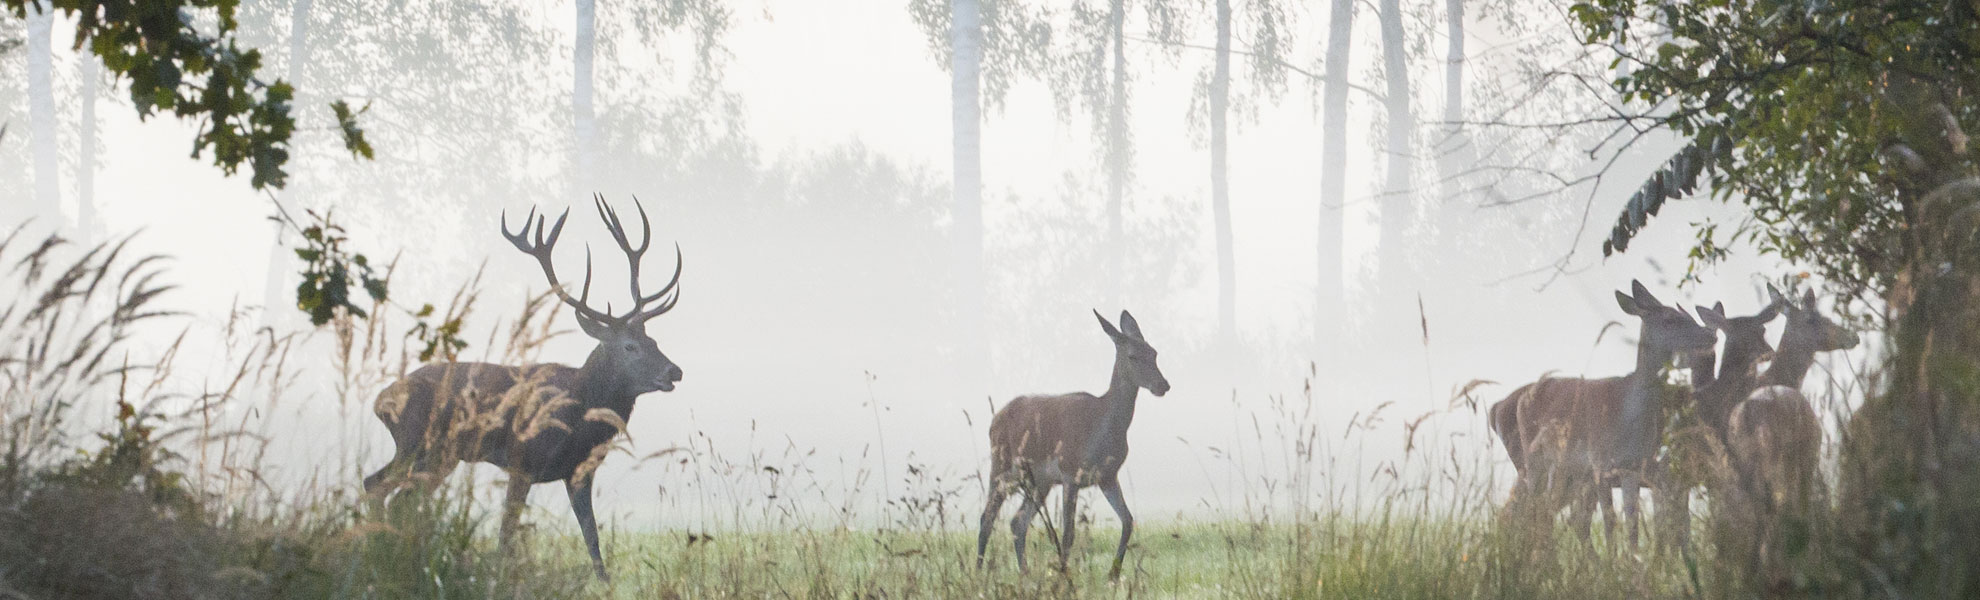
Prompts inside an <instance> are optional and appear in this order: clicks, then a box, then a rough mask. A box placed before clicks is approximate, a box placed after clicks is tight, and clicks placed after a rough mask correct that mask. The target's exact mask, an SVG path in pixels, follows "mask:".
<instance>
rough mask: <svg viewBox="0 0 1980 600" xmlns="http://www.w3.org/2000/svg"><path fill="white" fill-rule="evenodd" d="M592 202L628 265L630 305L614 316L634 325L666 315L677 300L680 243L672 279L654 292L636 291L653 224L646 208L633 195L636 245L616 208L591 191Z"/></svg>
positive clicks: (676, 251) (675, 249) (651, 238)
mask: <svg viewBox="0 0 1980 600" xmlns="http://www.w3.org/2000/svg"><path fill="white" fill-rule="evenodd" d="M592 202H593V203H594V204H596V205H597V207H598V218H600V219H603V220H604V221H605V229H606V231H609V232H611V233H612V241H614V242H618V244H619V249H620V250H622V251H624V252H625V253H626V264H627V265H630V266H631V267H632V277H631V280H630V284H631V290H632V298H633V306H632V308H631V309H630V310H628V311H627V312H626V314H625V315H624V316H621V317H617V318H619V319H623V320H624V322H625V323H627V324H630V325H638V324H640V323H644V322H646V320H647V319H651V318H653V317H657V316H660V315H663V314H666V313H667V311H670V310H673V309H674V304H676V303H678V302H680V299H681V295H680V284H681V265H682V262H681V247H680V245H678V244H676V245H675V246H674V277H673V279H672V280H670V281H668V282H667V285H666V287H663V288H660V291H658V292H654V293H653V294H651V295H646V294H641V293H640V291H639V265H640V259H641V258H642V257H644V256H646V249H647V247H649V246H650V245H652V242H653V223H652V222H651V221H649V220H647V218H646V207H645V206H642V205H641V204H640V203H639V197H638V196H634V197H633V208H634V209H636V210H638V211H639V229H640V234H639V246H638V247H634V246H633V245H632V242H631V239H630V236H627V235H626V224H625V221H623V220H620V219H619V211H617V210H614V209H613V208H612V205H610V204H607V203H606V202H605V196H604V195H602V194H594V195H593V196H592ZM656 302H657V303H658V304H655V305H654V306H653V307H651V308H648V307H647V305H648V304H654V303H656Z"/></svg>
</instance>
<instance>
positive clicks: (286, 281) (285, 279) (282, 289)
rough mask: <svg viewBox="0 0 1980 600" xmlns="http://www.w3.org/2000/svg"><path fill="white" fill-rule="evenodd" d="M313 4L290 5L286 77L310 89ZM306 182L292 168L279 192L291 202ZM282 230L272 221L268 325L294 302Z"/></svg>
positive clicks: (298, 159)
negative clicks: (307, 80) (304, 79)
mask: <svg viewBox="0 0 1980 600" xmlns="http://www.w3.org/2000/svg"><path fill="white" fill-rule="evenodd" d="M314 3H315V0H296V2H295V4H294V5H292V6H291V7H290V8H289V73H288V75H287V78H288V81H289V85H292V86H295V87H296V89H298V90H302V89H308V88H309V86H308V85H305V84H304V83H303V76H305V75H308V74H309V60H310V59H309V14H310V9H311V8H312V7H313V5H314ZM302 96H303V93H302V92H300V91H298V92H296V97H295V98H294V100H293V101H292V102H290V105H292V106H296V107H303V106H308V103H306V102H303V97H302ZM293 156H294V158H293V159H292V160H293V161H294V166H295V167H300V166H301V165H302V161H303V158H302V154H301V153H296V154H294V155H293ZM308 185H309V177H308V175H305V174H304V172H303V171H302V170H301V169H299V168H292V169H291V175H290V176H289V185H288V186H287V187H285V188H283V192H284V193H283V194H282V195H283V196H284V197H285V198H287V199H288V200H289V201H291V202H292V203H293V202H295V201H297V200H299V199H302V198H304V195H303V194H304V190H305V189H306V188H307V186H308ZM284 231H285V228H284V226H283V224H281V223H276V224H275V243H274V244H273V246H272V247H270V248H269V249H268V273H267V276H266V277H265V278H264V279H263V280H262V281H263V282H265V283H264V284H263V285H262V290H261V294H262V307H263V308H262V318H261V321H262V324H263V325H267V326H271V327H272V326H274V325H276V324H277V323H279V322H280V321H279V318H278V316H279V315H283V314H288V311H286V310H277V309H276V307H278V306H282V307H286V306H289V305H291V304H292V303H293V300H292V298H293V296H292V294H293V293H294V292H292V291H290V287H289V286H290V281H291V279H290V268H291V266H292V264H291V263H290V262H289V257H291V256H294V255H293V254H291V253H290V252H289V246H288V240H287V238H286V237H285V236H284Z"/></svg>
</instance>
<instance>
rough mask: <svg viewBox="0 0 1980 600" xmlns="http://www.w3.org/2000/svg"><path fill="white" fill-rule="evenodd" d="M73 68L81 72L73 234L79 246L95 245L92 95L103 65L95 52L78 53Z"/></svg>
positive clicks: (97, 230) (98, 226)
mask: <svg viewBox="0 0 1980 600" xmlns="http://www.w3.org/2000/svg"><path fill="white" fill-rule="evenodd" d="M76 70H77V71H80V72H81V74H82V119H81V120H80V121H79V122H78V123H77V127H78V128H80V129H81V131H80V132H79V133H80V134H81V135H82V148H81V150H82V152H81V156H79V157H78V158H77V159H76V234H77V235H76V237H77V239H78V240H80V241H81V242H82V245H83V247H89V246H94V245H96V242H97V240H98V239H100V236H101V234H102V232H103V224H102V223H100V222H99V221H100V219H99V218H98V217H97V215H96V96H97V87H96V86H97V84H98V81H97V80H98V79H101V78H102V77H103V65H102V63H101V62H100V61H99V60H98V59H97V58H96V55H95V54H91V53H89V52H82V53H80V56H77V57H76Z"/></svg>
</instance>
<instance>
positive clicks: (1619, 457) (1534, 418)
mask: <svg viewBox="0 0 1980 600" xmlns="http://www.w3.org/2000/svg"><path fill="white" fill-rule="evenodd" d="M1616 302H1617V304H1618V305H1619V306H1621V307H1622V309H1623V312H1625V313H1628V314H1630V315H1632V316H1635V317H1638V318H1639V319H1641V321H1642V326H1641V329H1640V332H1639V334H1638V338H1637V357H1636V369H1635V370H1634V371H1632V372H1631V373H1630V374H1629V375H1627V376H1624V377H1612V378H1606V379H1578V378H1543V379H1541V380H1540V381H1536V382H1533V383H1531V384H1528V385H1526V386H1522V387H1521V388H1520V389H1518V390H1515V391H1514V393H1513V394H1512V395H1511V396H1509V397H1508V398H1507V399H1506V400H1502V401H1501V402H1500V406H1495V407H1494V408H1493V409H1492V410H1491V411H1490V413H1491V417H1492V419H1491V421H1492V426H1493V428H1494V429H1495V430H1496V431H1497V432H1498V433H1499V435H1500V437H1501V438H1502V439H1505V440H1506V446H1507V453H1508V454H1509V455H1516V457H1515V458H1514V460H1513V463H1514V465H1515V467H1516V468H1517V469H1518V470H1519V473H1520V475H1519V481H1518V483H1516V484H1515V485H1514V491H1513V497H1512V499H1511V500H1510V501H1509V503H1508V507H1507V510H1508V514H1510V515H1522V514H1523V515H1525V516H1526V517H1527V518H1528V519H1533V520H1536V521H1540V522H1551V519H1545V517H1548V516H1551V515H1553V514H1554V512H1555V511H1557V510H1559V509H1560V508H1561V507H1562V505H1568V506H1569V507H1570V508H1573V509H1574V510H1575V514H1574V521H1575V522H1576V523H1577V524H1578V525H1579V527H1580V528H1581V531H1580V534H1581V535H1582V536H1583V538H1584V539H1586V536H1587V534H1588V526H1589V520H1590V515H1589V510H1590V509H1591V508H1592V507H1594V506H1596V505H1598V504H1600V500H1599V499H1598V498H1596V496H1597V495H1600V494H1605V493H1606V490H1608V489H1609V486H1608V482H1611V481H1614V482H1616V483H1617V484H1618V485H1620V486H1621V487H1622V488H1623V510H1624V513H1626V519H1627V520H1628V522H1629V523H1630V543H1631V545H1632V546H1633V545H1635V543H1636V539H1637V537H1638V534H1637V525H1636V523H1637V522H1638V519H1637V512H1638V504H1639V500H1638V499H1637V498H1638V490H1639V489H1640V488H1642V487H1643V485H1644V483H1645V482H1644V477H1645V476H1646V475H1649V474H1654V473H1655V467H1656V465H1655V464H1654V460H1653V459H1654V458H1655V455H1656V452H1657V447H1658V445H1659V444H1660V442H1661V439H1662V437H1663V436H1662V433H1663V424H1664V419H1663V415H1662V410H1661V409H1662V405H1663V402H1662V399H1661V395H1662V393H1663V381H1662V380H1661V371H1662V369H1663V368H1664V367H1665V366H1666V365H1667V364H1669V363H1670V362H1671V361H1672V360H1673V359H1674V358H1675V357H1676V356H1678V355H1679V354H1685V353H1697V352H1701V351H1708V350H1710V349H1711V347H1712V346H1713V345H1714V344H1716V343H1717V342H1718V336H1717V335H1716V334H1714V333H1713V332H1712V330H1711V329H1707V328H1705V327H1703V326H1701V325H1699V324H1698V322H1697V321H1695V320H1693V319H1692V318H1691V316H1690V315H1687V314H1685V313H1684V311H1682V310H1679V309H1677V308H1673V307H1668V306H1664V305H1663V303H1661V302H1659V301H1658V300H1657V299H1656V297H1654V296H1652V295H1651V294H1650V291H1649V290H1648V289H1645V288H1644V287H1643V284H1642V283H1640V282H1631V293H1630V294H1624V293H1622V292H1620V291H1618V292H1616ZM1514 439H1517V442H1515V441H1513V440H1514ZM1611 477H1613V478H1614V479H1611Z"/></svg>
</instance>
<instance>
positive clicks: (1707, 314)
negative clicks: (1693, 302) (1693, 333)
mask: <svg viewBox="0 0 1980 600" xmlns="http://www.w3.org/2000/svg"><path fill="white" fill-rule="evenodd" d="M1692 308H1695V309H1698V320H1700V321H1704V322H1705V326H1706V327H1711V328H1713V329H1720V330H1724V329H1728V328H1729V327H1730V325H1731V324H1730V323H1727V322H1726V304H1725V303H1724V302H1721V303H1718V304H1714V305H1712V306H1693V307H1692Z"/></svg>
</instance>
